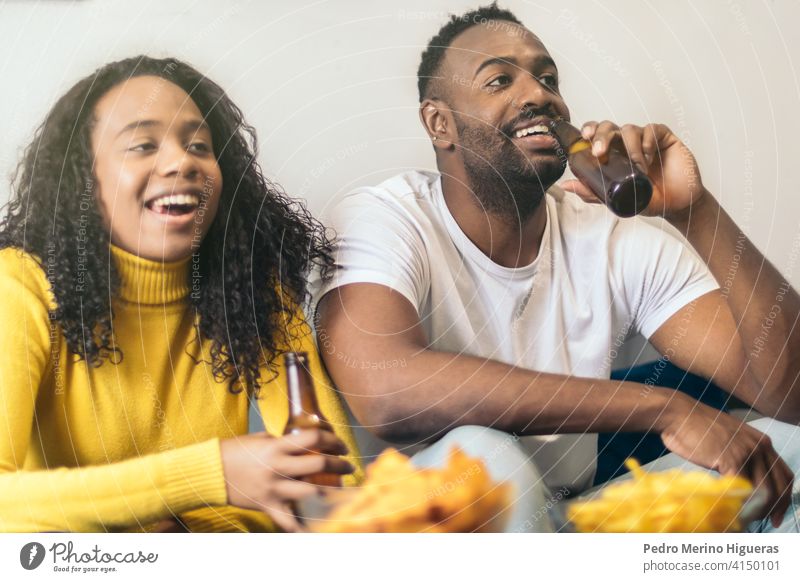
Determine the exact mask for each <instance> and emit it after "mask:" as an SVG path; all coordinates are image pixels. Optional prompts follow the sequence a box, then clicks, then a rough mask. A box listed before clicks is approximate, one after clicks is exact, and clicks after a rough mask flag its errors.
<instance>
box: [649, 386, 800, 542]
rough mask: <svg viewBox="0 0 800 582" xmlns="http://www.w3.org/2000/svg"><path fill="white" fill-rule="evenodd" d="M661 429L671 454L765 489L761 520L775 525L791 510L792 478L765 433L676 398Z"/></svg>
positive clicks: (711, 410)
mask: <svg viewBox="0 0 800 582" xmlns="http://www.w3.org/2000/svg"><path fill="white" fill-rule="evenodd" d="M671 404H673V406H671V408H670V413H669V416H668V417H667V419H666V424H665V428H664V429H663V430H662V431H661V440H662V441H664V445H665V446H666V447H667V448H668V449H669V450H670V451H672V452H673V453H676V454H678V455H680V456H681V457H683V458H684V459H687V460H689V461H691V462H693V463H695V464H697V465H701V466H703V467H707V468H709V469H714V470H716V471H718V472H719V473H721V474H723V475H734V474H739V475H742V476H743V477H746V478H748V479H749V480H750V481H751V482H752V483H753V486H755V487H763V488H764V489H766V491H767V493H768V500H767V504H766V507H765V509H764V511H763V515H762V516H761V517H763V516H765V515H769V516H771V518H772V523H773V525H775V526H776V527H777V526H778V525H780V523H781V521H782V520H783V515H784V514H785V513H786V510H787V509H788V508H789V502H790V499H791V498H790V496H791V491H792V483H793V480H794V475H793V473H792V471H791V469H789V467H788V466H787V465H786V463H785V462H784V460H783V459H781V457H780V456H779V455H778V453H777V452H776V451H775V449H774V448H773V447H772V443H771V442H770V439H769V437H768V436H767V435H765V434H764V433H762V432H760V431H758V430H756V429H754V428H753V427H751V426H748V425H747V424H745V423H743V422H741V421H740V420H738V419H736V418H734V417H733V416H730V415H729V414H725V413H724V412H720V411H718V410H715V409H713V408H711V407H709V406H706V405H704V404H700V403H699V402H697V401H695V400H693V399H691V398H689V397H686V396H683V395H680V396H678V395H676V398H675V399H674V401H673V403H671Z"/></svg>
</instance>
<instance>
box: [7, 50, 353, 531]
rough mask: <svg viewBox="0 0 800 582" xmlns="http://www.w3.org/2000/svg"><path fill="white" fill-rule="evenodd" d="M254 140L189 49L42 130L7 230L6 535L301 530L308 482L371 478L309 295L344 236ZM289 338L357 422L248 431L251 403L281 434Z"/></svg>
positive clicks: (117, 83)
mask: <svg viewBox="0 0 800 582" xmlns="http://www.w3.org/2000/svg"><path fill="white" fill-rule="evenodd" d="M255 153H256V137H255V132H254V130H253V128H252V127H250V126H248V125H246V124H245V122H244V120H243V118H242V113H241V111H240V110H239V109H238V108H237V107H236V105H234V104H233V103H232V102H231V101H230V99H228V97H227V96H226V95H225V93H224V91H223V90H222V89H221V88H220V87H219V86H217V85H216V84H215V83H213V82H211V81H210V80H208V79H206V78H205V77H204V76H203V75H201V74H200V73H198V72H197V71H196V70H194V69H193V68H192V67H190V66H188V65H187V64H185V63H182V62H180V61H178V60H175V59H152V58H147V57H138V58H132V59H127V60H123V61H119V62H115V63H111V64H108V65H106V66H104V67H102V68H100V69H99V70H98V71H96V72H95V73H94V74H92V75H90V76H88V77H86V78H85V79H83V80H81V81H80V82H78V83H77V84H76V85H75V86H74V87H72V88H71V89H70V90H69V91H68V92H67V93H66V94H65V95H64V96H63V97H62V98H61V99H60V100H59V101H58V102H57V103H56V104H55V105H54V106H53V108H52V110H51V111H50V113H49V114H48V115H47V117H46V119H45V121H44V122H43V123H42V125H41V126H40V127H39V128H38V129H37V131H36V134H35V137H34V139H33V142H32V143H31V144H30V145H29V146H28V148H27V150H26V151H25V153H24V156H23V159H22V160H21V162H20V164H19V167H18V170H17V174H16V176H15V180H14V182H13V191H12V198H11V200H10V202H9V204H8V206H7V208H6V212H5V216H4V218H3V220H2V222H1V223H0V249H2V250H0V296H2V302H0V321H2V322H3V328H2V330H0V373H1V374H2V378H3V380H2V383H1V384H0V492H2V493H0V530H6V531H104V530H115V531H116V530H125V531H127V530H134V531H135V530H145V531H152V530H154V529H157V528H161V527H163V525H164V524H165V523H167V524H169V523H175V524H179V525H180V526H181V527H185V528H186V529H188V530H192V531H226V530H233V531H248V530H258V531H263V530H266V531H271V530H275V529H278V528H281V529H284V530H287V531H295V530H297V529H299V527H300V526H299V525H298V522H297V521H296V519H295V517H294V515H293V513H292V511H291V507H292V504H293V502H294V501H295V500H298V499H300V498H302V497H305V496H308V495H312V494H315V493H317V492H318V490H317V488H316V487H315V486H313V485H311V484H309V483H306V482H303V481H301V480H299V478H301V477H303V476H306V475H310V474H314V473H319V472H328V473H337V474H342V475H347V476H346V477H345V478H344V482H345V484H352V483H354V482H356V481H357V480H358V479H359V478H360V475H361V471H360V469H356V464H357V461H358V458H357V451H356V449H355V445H354V441H353V438H352V435H351V433H350V431H349V428H348V426H347V424H346V417H345V415H344V414H343V411H342V409H341V405H340V402H339V400H338V399H337V396H336V394H335V393H334V392H333V390H332V389H331V387H330V384H329V382H328V380H327V377H326V376H325V373H324V371H323V369H322V368H321V365H320V363H319V360H318V358H317V356H316V351H315V347H314V343H313V339H312V335H311V333H310V329H309V326H308V325H307V324H306V322H305V319H304V316H303V312H302V310H301V309H300V307H299V306H301V305H302V304H303V303H304V302H305V301H306V300H307V296H308V291H307V286H306V274H307V272H308V270H309V269H310V268H311V267H313V266H315V265H316V266H320V267H321V268H323V269H324V268H325V267H326V266H328V265H330V254H329V247H328V241H327V239H326V238H325V235H324V231H323V229H322V227H321V225H319V223H317V222H316V221H315V220H314V219H313V218H312V217H311V216H310V215H309V214H308V213H307V212H306V210H305V209H304V208H302V207H301V206H299V205H297V204H295V203H292V202H291V201H290V200H289V199H287V197H286V196H285V195H284V194H282V193H281V192H280V191H279V190H277V188H276V187H275V186H273V185H272V184H270V183H269V182H268V181H267V180H266V179H265V178H264V177H263V176H262V174H261V171H260V169H259V167H258V165H257V164H256V162H255ZM285 351H307V352H309V353H310V354H311V361H312V364H311V368H312V374H313V375H314V378H315V381H316V382H315V383H316V386H317V392H318V399H319V400H320V406H321V408H322V411H323V412H324V413H325V414H326V415H327V416H328V418H329V420H330V421H331V422H332V424H333V425H334V426H335V430H336V433H337V434H338V437H337V436H334V435H333V434H331V433H327V432H319V431H304V432H303V433H301V434H298V435H295V436H291V437H279V436H269V435H267V434H264V433H261V434H255V435H247V432H248V405H249V402H250V399H251V398H249V397H252V398H253V399H255V401H256V402H257V403H258V406H259V408H260V412H261V416H262V418H263V419H264V424H265V426H266V428H267V431H268V433H270V434H271V435H280V434H281V433H282V429H283V425H284V424H285V422H286V417H287V401H286V395H285V381H284V374H283V372H282V364H281V358H280V357H279V356H280V354H281V353H283V352H285ZM312 449H313V450H315V451H316V450H320V451H322V452H323V453H326V454H324V455H315V454H310V453H309V451H310V450H312ZM348 451H349V459H350V462H348V461H346V460H345V459H342V458H340V457H339V456H338V455H342V454H345V453H347V452H348ZM354 469H356V470H355V472H354ZM165 520H166V521H165ZM173 520H174V521H173Z"/></svg>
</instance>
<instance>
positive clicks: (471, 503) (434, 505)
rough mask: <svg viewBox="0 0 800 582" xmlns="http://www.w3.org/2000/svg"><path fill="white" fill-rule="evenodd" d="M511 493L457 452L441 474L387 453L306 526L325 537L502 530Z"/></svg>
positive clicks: (333, 496)
mask: <svg viewBox="0 0 800 582" xmlns="http://www.w3.org/2000/svg"><path fill="white" fill-rule="evenodd" d="M510 490H511V486H510V485H508V484H504V483H496V482H494V481H493V480H492V478H491V477H490V475H489V474H488V471H487V470H486V467H485V465H484V464H483V462H482V461H481V460H480V459H477V458H473V457H470V456H468V455H467V454H465V453H464V452H463V451H461V450H460V449H458V448H453V449H452V450H451V451H450V455H449V458H448V461H447V463H446V465H445V466H444V467H442V468H437V469H420V468H417V467H415V466H414V465H413V464H412V463H411V460H410V459H409V458H408V457H407V456H406V455H403V454H402V453H400V452H398V451H397V450H395V449H387V450H386V451H384V452H383V453H381V455H380V456H379V457H378V458H377V459H376V460H375V462H373V463H372V464H371V465H370V466H369V467H368V468H367V476H366V479H365V481H364V484H363V485H362V486H361V487H357V488H349V489H342V490H340V491H335V492H332V493H330V494H328V496H327V498H326V500H325V505H326V506H327V507H326V508H325V510H324V511H319V510H318V511H317V514H318V515H317V516H312V517H311V518H309V516H308V515H306V516H305V521H306V524H307V526H308V527H309V529H311V530H312V531H316V532H322V533H334V532H359V533H384V532H385V533H404V532H431V533H433V532H436V533H444V532H495V531H502V529H503V525H504V523H505V519H506V514H507V511H506V510H507V509H508V508H509V503H510V500H511V491H510ZM320 514H324V516H321V515H320Z"/></svg>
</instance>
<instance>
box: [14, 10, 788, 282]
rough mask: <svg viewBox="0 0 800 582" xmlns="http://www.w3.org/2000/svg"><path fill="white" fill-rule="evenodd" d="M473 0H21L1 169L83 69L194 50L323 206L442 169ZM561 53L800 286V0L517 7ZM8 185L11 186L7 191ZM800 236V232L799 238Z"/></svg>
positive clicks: (582, 99) (594, 104) (577, 98)
mask: <svg viewBox="0 0 800 582" xmlns="http://www.w3.org/2000/svg"><path fill="white" fill-rule="evenodd" d="M476 4H477V3H476V2H473V1H460V0H458V1H442V0H415V1H411V2H403V3H398V2H387V1H372V2H368V1H354V0H347V1H334V0H328V1H325V0H321V1H316V2H312V1H310V0H292V1H286V0H281V1H277V2H256V1H252V0H250V1H239V2H235V1H234V2H222V1H212V0H195V1H188V0H181V1H174V2H166V1H164V0H149V1H148V0H145V1H141V2H136V3H134V2H129V1H128V2H122V1H100V0H85V1H75V2H69V1H50V2H34V1H11V2H9V1H6V2H5V3H2V4H0V38H2V39H3V49H2V52H1V53H0V79H2V89H3V91H2V94H3V98H2V101H0V108H1V111H2V115H0V173H1V174H2V175H6V174H8V173H9V172H10V170H11V168H12V166H13V164H14V162H15V161H16V159H17V157H18V153H19V148H20V147H21V146H22V145H24V144H25V143H26V141H27V140H28V139H29V137H30V135H31V132H32V130H33V128H34V126H35V125H36V124H37V123H38V122H39V121H40V120H41V119H42V117H43V116H44V114H45V113H46V112H47V110H48V108H49V106H50V105H51V104H52V103H53V101H54V100H55V99H56V98H57V96H58V95H60V94H61V93H62V92H63V91H65V90H66V89H67V88H68V87H69V86H70V85H71V84H72V83H73V82H74V81H75V80H77V79H78V78H79V77H81V76H83V75H86V74H88V73H89V72H91V71H92V70H93V69H94V68H95V67H97V66H99V65H101V64H103V63H105V62H106V61H109V60H111V59H117V58H121V57H125V56H129V55H133V54H137V53H141V52H144V53H150V54H153V55H158V56H165V55H176V56H178V57H180V58H183V59H186V60H188V61H189V62H191V63H193V64H194V65H196V66H197V67H198V68H199V69H201V70H202V71H204V72H205V73H206V74H208V76H210V77H211V78H213V79H215V80H216V81H218V82H219V83H220V84H221V85H222V86H223V87H225V88H226V89H227V90H228V91H229V93H230V94H231V96H232V97H233V98H234V100H235V101H236V102H237V103H238V104H239V105H240V106H241V107H242V108H243V110H244V111H245V113H246V115H247V117H248V118H249V120H250V122H251V123H253V124H254V125H255V126H256V127H257V128H258V130H259V132H260V136H261V139H262V151H261V161H262V164H263V166H264V168H265V170H266V171H267V172H268V173H269V174H271V175H273V176H275V177H277V179H278V180H279V181H280V182H281V183H282V184H283V185H284V187H285V188H286V189H287V191H288V192H289V193H291V194H293V195H295V196H301V197H304V198H306V199H307V200H308V202H309V205H310V207H311V209H312V210H313V211H314V212H315V213H316V214H318V215H322V214H323V213H324V210H325V208H326V206H327V205H329V204H330V203H331V200H332V199H333V198H334V196H335V195H336V194H337V193H341V192H342V191H344V190H347V189H350V188H352V187H353V186H355V185H360V184H370V183H375V182H376V181H378V180H381V179H383V178H384V177H387V176H389V175H391V174H393V173H395V172H397V171H399V170H401V169H403V168H408V167H432V166H433V163H434V160H433V155H432V152H431V148H430V147H429V145H428V143H427V140H426V139H425V136H424V133H423V131H422V129H421V127H420V125H419V122H418V120H417V112H416V105H417V99H416V81H415V73H416V68H417V64H418V59H419V54H420V52H421V50H422V48H423V46H424V44H425V43H426V42H427V40H428V39H429V38H430V36H432V35H433V34H434V33H435V32H436V30H437V29H438V27H439V25H440V24H441V23H442V22H444V20H445V13H446V12H448V11H453V12H461V11H462V10H463V9H466V8H471V7H474V6H475V5H476ZM502 4H503V5H504V6H507V7H509V8H511V9H512V10H514V11H515V12H516V13H517V15H518V16H519V17H520V18H521V19H522V20H523V21H524V22H525V23H526V24H527V25H528V26H529V27H530V28H531V29H532V30H533V31H534V32H536V33H537V34H538V35H539V36H540V37H541V38H542V39H543V41H544V42H545V44H546V45H547V46H548V48H549V50H550V52H551V53H552V55H553V56H554V58H555V59H556V61H557V63H558V65H559V68H560V71H561V76H562V87H563V93H564V95H565V97H566V99H567V102H568V103H569V104H570V106H571V109H572V111H573V118H574V119H576V120H579V121H583V120H588V119H592V118H594V119H600V118H609V119H613V120H615V121H618V122H620V123H622V122H635V123H646V122H649V121H659V122H664V123H667V124H668V125H670V126H671V127H672V128H673V129H674V130H675V131H676V132H677V133H678V135H679V136H681V137H682V138H683V139H684V140H685V141H686V142H688V143H689V145H690V146H691V147H692V149H693V151H694V152H695V154H696V156H697V157H698V159H699V161H700V164H701V169H702V171H703V177H704V180H705V182H706V183H707V185H708V186H709V188H710V189H711V190H712V191H713V192H715V193H717V194H718V196H719V197H720V199H721V200H722V203H723V204H724V205H725V207H726V208H727V209H728V211H729V212H730V213H731V214H732V215H733V216H734V217H735V218H736V219H737V220H738V221H740V223H741V224H742V225H743V226H745V227H746V228H747V229H748V231H749V232H750V234H751V236H752V238H753V239H754V240H755V241H756V243H757V244H758V245H759V246H760V247H761V248H762V249H764V250H765V251H766V252H767V254H768V256H769V257H770V258H771V259H772V260H773V261H774V262H776V264H777V265H778V266H779V267H780V268H782V269H783V270H784V271H785V272H787V273H789V274H790V278H791V279H792V281H793V282H794V283H795V285H797V284H798V283H800V268H795V265H794V259H796V257H797V252H796V251H795V253H794V254H793V253H792V250H791V248H792V243H793V241H794V240H795V238H797V237H800V212H798V211H799V210H800V187H798V185H797V183H796V179H795V172H796V171H797V169H798V164H800V140H798V138H797V136H798V134H800V115H798V113H797V112H798V106H800V81H799V80H798V72H797V70H796V67H797V66H798V65H800V37H798V35H797V34H796V30H794V28H796V25H797V23H798V22H800V3H798V2H796V1H794V0H774V1H766V0H764V1H761V2H759V1H752V2H744V1H743V0H741V1H740V2H738V3H737V2H735V1H724V0H706V1H704V2H687V1H671V2H668V3H667V2H655V1H644V2H632V1H621V0H617V1H612V2H603V3H602V4H601V3H599V2H588V1H584V2H577V1H560V2H552V1H540V2H526V1H523V0H507V1H505V2H502ZM7 196H8V188H7V185H6V184H3V186H2V188H0V203H2V202H4V201H5V200H6V198H7ZM799 240H800V239H799Z"/></svg>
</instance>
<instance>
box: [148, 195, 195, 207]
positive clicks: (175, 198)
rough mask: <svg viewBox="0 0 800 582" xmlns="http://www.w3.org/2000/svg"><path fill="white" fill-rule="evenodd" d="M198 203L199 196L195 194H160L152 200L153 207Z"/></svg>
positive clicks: (193, 204)
mask: <svg viewBox="0 0 800 582" xmlns="http://www.w3.org/2000/svg"><path fill="white" fill-rule="evenodd" d="M198 204H200V197H199V196H197V195H196V194H170V195H169V196H162V197H161V198H159V199H158V200H156V201H154V202H153V206H154V207H160V206H197V205H198Z"/></svg>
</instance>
